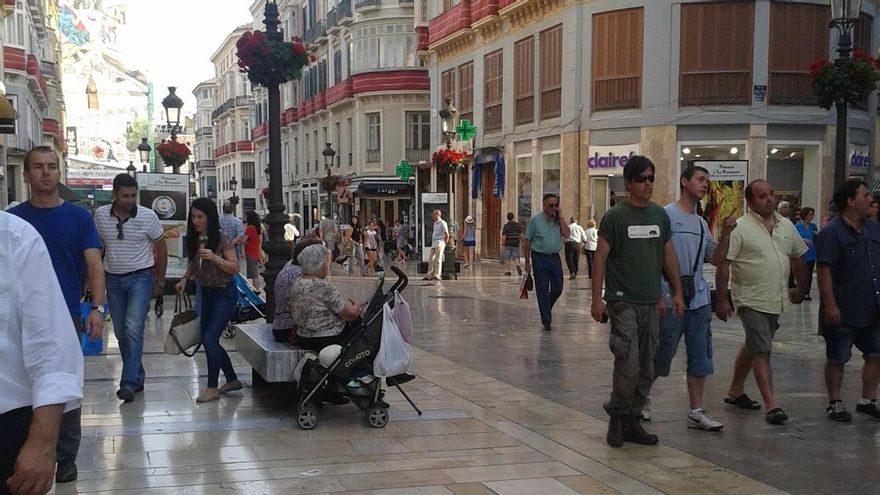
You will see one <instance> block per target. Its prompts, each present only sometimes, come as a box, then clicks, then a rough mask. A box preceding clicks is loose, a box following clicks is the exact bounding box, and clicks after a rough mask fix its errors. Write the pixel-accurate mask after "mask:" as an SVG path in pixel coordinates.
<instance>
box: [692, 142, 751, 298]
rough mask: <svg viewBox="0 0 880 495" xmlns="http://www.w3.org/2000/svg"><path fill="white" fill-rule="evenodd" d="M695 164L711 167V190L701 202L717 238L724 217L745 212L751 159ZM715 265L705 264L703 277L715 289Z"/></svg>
mask: <svg viewBox="0 0 880 495" xmlns="http://www.w3.org/2000/svg"><path fill="white" fill-rule="evenodd" d="M691 164H692V165H696V166H698V167H703V168H705V169H706V170H708V171H709V192H708V193H707V194H706V197H704V198H703V200H702V201H701V202H700V206H701V207H702V211H703V218H704V219H705V220H706V224H708V225H709V233H711V235H713V236H714V237H715V239H716V240H717V239H718V237H719V236H720V235H721V227H722V226H723V222H724V219H725V218H727V217H728V216H730V215H733V216H734V218H739V217H740V216H742V215H743V213H745V211H746V210H745V201H746V199H745V189H746V181H747V180H748V171H749V162H748V160H726V161H725V160H717V161H715V160H712V161H710V160H705V161H694V162H691ZM715 271H716V270H715V267H714V266H712V265H711V264H709V263H704V264H703V277H704V278H705V279H706V282H708V283H709V289H710V290H715Z"/></svg>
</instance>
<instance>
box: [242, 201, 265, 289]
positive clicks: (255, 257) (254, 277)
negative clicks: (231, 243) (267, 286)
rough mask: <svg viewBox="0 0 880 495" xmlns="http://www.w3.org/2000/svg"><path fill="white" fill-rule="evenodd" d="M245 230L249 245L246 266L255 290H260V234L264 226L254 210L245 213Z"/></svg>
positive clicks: (246, 250) (245, 251)
mask: <svg viewBox="0 0 880 495" xmlns="http://www.w3.org/2000/svg"><path fill="white" fill-rule="evenodd" d="M244 220H245V225H246V227H245V229H244V236H245V237H247V243H246V244H245V245H244V257H245V264H246V265H247V277H248V278H249V279H251V285H253V286H254V289H255V290H257V291H259V290H260V258H261V256H260V244H261V237H260V234H262V233H263V224H262V222H261V221H260V215H259V214H257V212H255V211H254V210H248V211H246V212H244Z"/></svg>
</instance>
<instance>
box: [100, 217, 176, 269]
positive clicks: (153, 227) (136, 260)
mask: <svg viewBox="0 0 880 495" xmlns="http://www.w3.org/2000/svg"><path fill="white" fill-rule="evenodd" d="M112 207H113V205H104V206H102V207H100V208H98V209H97V210H95V224H96V225H97V226H98V234H99V235H100V236H101V244H103V245H104V270H105V271H106V272H107V273H112V274H114V275H123V274H125V273H130V272H133V271H137V270H143V269H144V268H151V267H152V266H153V264H154V260H153V249H152V243H153V242H156V241H158V240H159V239H162V238H163V237H164V236H165V231H164V230H163V229H162V226H161V225H160V224H159V217H157V216H156V213H155V212H153V210H151V209H149V208H146V207H143V206H140V205H138V206H137V209H136V211H135V212H134V214H133V215H132V216H130V217H128V219H127V220H125V221H123V222H122V223H121V225H122V239H120V238H119V237H120V236H119V227H118V225H119V224H120V221H119V218H118V217H116V216H113V215H112V214H111V208H112Z"/></svg>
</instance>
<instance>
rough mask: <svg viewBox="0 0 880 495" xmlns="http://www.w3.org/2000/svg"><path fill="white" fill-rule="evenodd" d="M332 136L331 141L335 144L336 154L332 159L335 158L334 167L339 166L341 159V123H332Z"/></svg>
mask: <svg viewBox="0 0 880 495" xmlns="http://www.w3.org/2000/svg"><path fill="white" fill-rule="evenodd" d="M333 136H334V138H333V139H334V141H333V142H334V143H335V144H336V156H335V157H334V159H335V160H336V168H339V163H340V162H341V161H342V124H340V123H339V122H338V121H337V122H334V123H333Z"/></svg>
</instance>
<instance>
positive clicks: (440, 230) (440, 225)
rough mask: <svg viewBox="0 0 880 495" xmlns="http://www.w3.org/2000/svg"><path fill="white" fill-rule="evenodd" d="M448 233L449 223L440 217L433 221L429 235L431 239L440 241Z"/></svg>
mask: <svg viewBox="0 0 880 495" xmlns="http://www.w3.org/2000/svg"><path fill="white" fill-rule="evenodd" d="M448 233H449V225H447V224H446V220H443V219H442V218H441V219H439V220H437V221H436V222H434V233H433V234H432V235H431V240H432V241H442V240H443V238H444V237H445V235H446V234H448Z"/></svg>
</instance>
